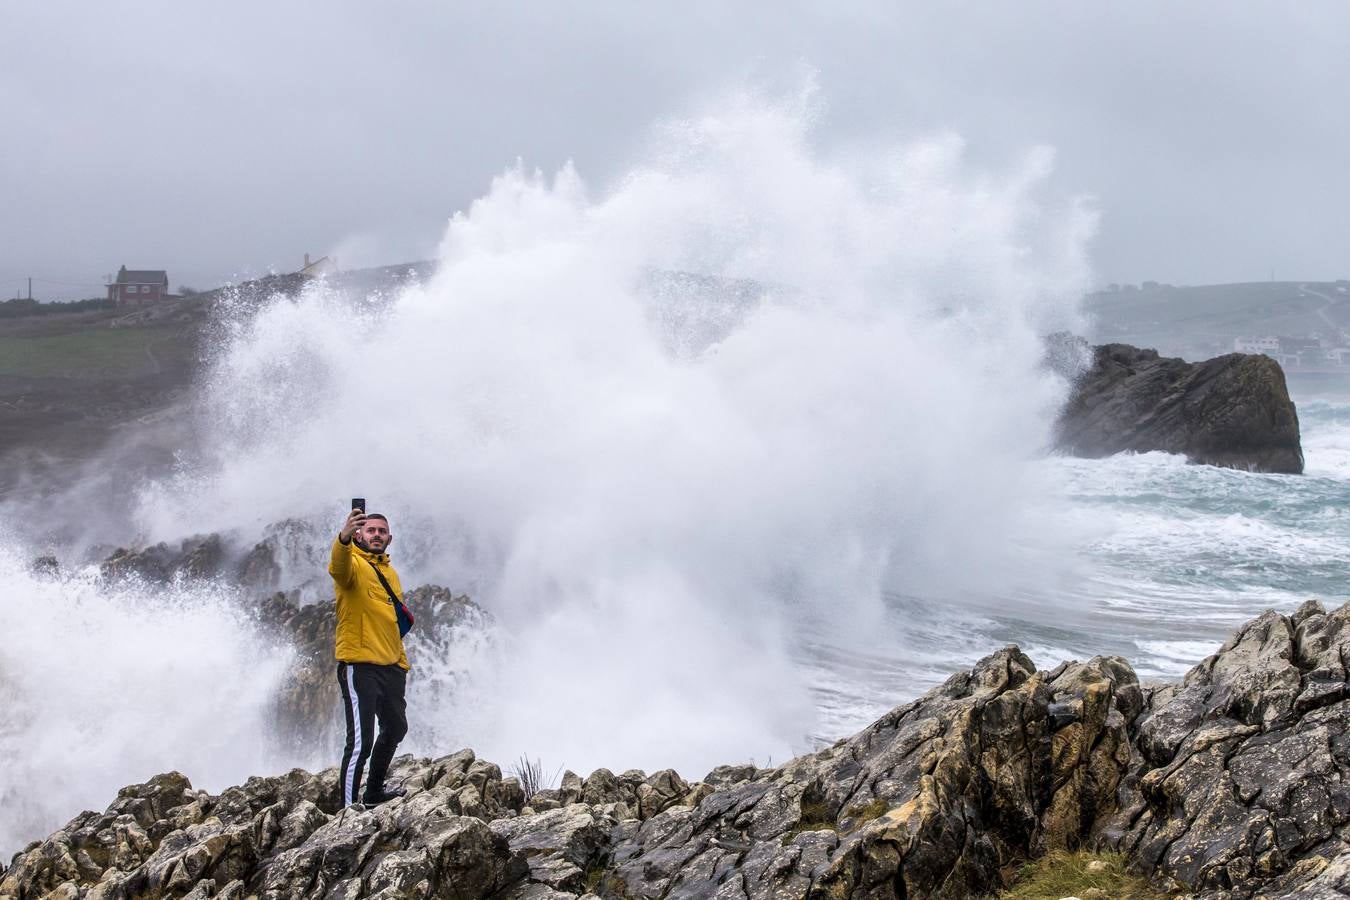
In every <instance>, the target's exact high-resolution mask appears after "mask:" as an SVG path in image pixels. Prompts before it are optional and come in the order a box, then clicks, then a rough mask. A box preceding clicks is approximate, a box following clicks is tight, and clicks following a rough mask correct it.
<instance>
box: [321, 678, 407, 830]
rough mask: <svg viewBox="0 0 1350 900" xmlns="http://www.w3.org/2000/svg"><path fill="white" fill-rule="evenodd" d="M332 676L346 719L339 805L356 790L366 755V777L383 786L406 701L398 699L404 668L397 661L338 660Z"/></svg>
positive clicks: (404, 682)
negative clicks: (377, 722) (381, 663)
mask: <svg viewBox="0 0 1350 900" xmlns="http://www.w3.org/2000/svg"><path fill="white" fill-rule="evenodd" d="M337 677H338V684H340V685H341V686H342V707H343V712H344V714H345V716H346V719H347V743H346V744H345V745H344V746H343V749H342V768H341V770H339V771H338V784H339V788H340V790H341V793H342V805H343V806H350V805H351V804H353V803H355V802H357V800H358V799H359V798H360V796H361V770H362V769H364V768H365V767H366V760H367V759H369V760H370V783H371V784H372V785H374V786H375V787H377V788H382V787H384V776H385V774H386V773H387V772H388V771H389V763H390V761H391V760H392V759H393V758H394V748H395V747H397V746H398V742H399V741H401V740H403V735H405V734H407V733H408V716H407V706H406V704H405V703H404V702H403V691H404V688H405V687H406V686H407V684H408V673H407V672H405V671H403V670H402V669H400V668H399V667H398V666H377V665H375V664H374V663H345V662H340V663H338V666H337ZM376 719H379V720H380V736H379V738H378V739H376V740H375V741H374V744H373V745H372V743H371V739H372V738H374V737H375V720H376Z"/></svg>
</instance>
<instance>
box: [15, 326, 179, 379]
mask: <svg viewBox="0 0 1350 900" xmlns="http://www.w3.org/2000/svg"><path fill="white" fill-rule="evenodd" d="M187 352H190V348H188V347H185V346H184V336H183V334H182V333H181V331H180V330H178V329H174V328H169V327H158V328H107V327H104V328H91V329H87V330H82V331H71V332H68V333H65V334H38V335H22V336H18V335H8V334H0V375H16V376H26V377H32V378H90V377H95V378H97V377H104V378H107V377H135V376H141V375H154V374H157V373H158V372H159V371H160V370H161V369H162V368H163V367H165V366H169V365H174V364H181V362H182V358H183V356H184V355H186V353H187Z"/></svg>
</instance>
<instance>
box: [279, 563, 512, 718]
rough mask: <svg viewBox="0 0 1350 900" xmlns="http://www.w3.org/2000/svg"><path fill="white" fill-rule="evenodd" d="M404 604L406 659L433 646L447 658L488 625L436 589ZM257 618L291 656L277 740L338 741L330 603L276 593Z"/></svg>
mask: <svg viewBox="0 0 1350 900" xmlns="http://www.w3.org/2000/svg"><path fill="white" fill-rule="evenodd" d="M404 600H405V601H406V602H407V604H408V607H409V608H410V609H411V610H413V614H414V615H415V616H416V618H417V626H416V627H415V628H414V629H413V630H412V632H411V633H410V634H409V635H408V637H407V641H408V646H409V648H410V650H409V653H410V655H415V654H416V653H417V652H418V649H417V648H419V647H429V648H435V652H434V654H433V655H435V656H436V657H438V658H442V659H443V658H446V657H447V655H448V652H447V649H446V648H448V646H449V645H450V644H451V643H452V642H454V641H456V640H460V639H463V638H465V637H468V636H472V635H481V634H484V633H486V632H487V631H488V630H489V629H490V627H491V621H492V620H491V618H490V617H489V616H488V614H487V613H486V612H485V611H484V610H483V609H482V607H480V606H478V605H477V604H476V603H474V602H473V601H472V600H470V599H469V598H468V597H466V596H464V595H462V594H461V595H455V594H454V593H453V592H451V591H450V590H448V589H446V588H443V587H440V586H439V585H424V586H422V587H418V588H414V589H413V590H410V591H405V592H404ZM257 615H258V618H259V621H260V622H261V624H262V625H263V626H264V628H266V629H267V630H268V631H269V632H270V633H272V634H273V635H274V636H275V638H276V639H277V642H278V643H279V644H281V645H283V646H287V647H290V648H292V650H293V653H294V655H293V657H292V662H291V666H290V669H289V671H288V672H287V674H286V677H285V678H283V679H282V681H281V687H280V689H279V691H278V693H277V696H276V713H277V714H276V717H275V721H276V731H277V737H278V738H279V739H280V740H281V741H283V742H286V741H295V740H300V739H301V738H302V737H303V739H305V740H309V741H315V740H318V741H326V742H328V743H329V744H332V743H334V742H338V741H339V740H340V737H341V735H342V729H343V722H342V712H341V710H342V703H341V697H340V695H339V692H338V683H337V676H336V674H335V666H336V665H337V663H336V661H335V660H334V658H333V635H334V633H335V632H336V629H337V610H336V607H335V606H334V605H333V603H331V602H327V603H310V604H307V605H306V604H301V603H300V602H299V599H298V597H297V595H296V592H294V591H291V592H278V593H275V594H273V595H272V596H270V597H268V598H267V599H265V600H263V601H262V602H261V603H260V604H259V605H258V608H257Z"/></svg>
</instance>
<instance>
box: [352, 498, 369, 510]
mask: <svg viewBox="0 0 1350 900" xmlns="http://www.w3.org/2000/svg"><path fill="white" fill-rule="evenodd" d="M352 509H359V510H361V512H365V511H366V498H365V497H353V498H352Z"/></svg>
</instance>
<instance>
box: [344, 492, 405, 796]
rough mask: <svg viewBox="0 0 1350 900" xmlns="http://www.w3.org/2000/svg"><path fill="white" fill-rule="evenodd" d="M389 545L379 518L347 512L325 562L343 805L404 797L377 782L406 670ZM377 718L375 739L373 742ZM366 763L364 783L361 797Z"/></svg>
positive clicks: (397, 724) (401, 708)
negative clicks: (338, 695)
mask: <svg viewBox="0 0 1350 900" xmlns="http://www.w3.org/2000/svg"><path fill="white" fill-rule="evenodd" d="M392 540H393V534H392V533H390V531H389V521H388V520H387V519H386V518H385V517H384V516H382V515H380V514H378V513H371V514H370V515H367V514H366V513H365V511H364V510H360V509H353V510H352V512H351V515H349V516H347V521H346V522H344V523H343V525H342V530H341V531H340V532H338V536H337V540H335V541H334V542H333V553H332V558H331V560H330V561H329V563H328V574H329V575H331V576H333V587H334V589H335V591H336V592H337V646H336V654H335V655H336V656H337V661H338V663H337V676H338V683H339V684H340V685H341V686H342V702H343V706H344V709H343V712H344V714H345V717H346V719H347V742H346V744H345V745H344V747H343V751H342V769H341V771H340V772H339V773H338V778H339V781H340V787H341V791H342V803H343V805H344V806H350V805H351V804H353V803H355V802H357V797H360V798H361V802H363V803H366V804H367V805H370V804H375V803H383V802H384V801H386V800H392V799H393V798H395V797H401V796H403V791H402V789H397V788H396V789H390V788H386V787H385V785H384V778H385V775H386V774H387V773H388V771H389V763H390V761H391V760H393V758H394V749H395V748H396V747H397V746H398V742H399V741H401V740H403V736H404V735H405V734H407V732H408V719H407V713H406V709H407V708H406V705H405V703H404V700H403V693H404V689H405V688H406V686H407V679H408V668H409V666H408V655H407V654H406V653H405V652H404V651H403V637H402V635H401V633H400V630H399V608H400V607H401V606H402V599H403V588H402V586H401V585H400V584H399V581H398V573H397V572H395V571H394V567H393V566H391V565H390V564H389V556H388V553H387V552H386V551H388V549H389V544H390V542H391V541H392ZM404 612H405V613H406V610H404ZM377 719H378V720H379V723H380V736H379V738H378V739H377V740H375V742H374V744H373V745H372V743H371V738H372V737H373V736H374V731H375V721H376V720H377ZM367 759H369V760H370V778H369V780H368V781H367V783H366V792H365V793H364V794H361V792H360V791H361V771H362V769H364V768H365V765H366V760H367Z"/></svg>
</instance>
